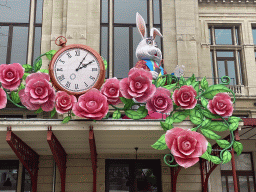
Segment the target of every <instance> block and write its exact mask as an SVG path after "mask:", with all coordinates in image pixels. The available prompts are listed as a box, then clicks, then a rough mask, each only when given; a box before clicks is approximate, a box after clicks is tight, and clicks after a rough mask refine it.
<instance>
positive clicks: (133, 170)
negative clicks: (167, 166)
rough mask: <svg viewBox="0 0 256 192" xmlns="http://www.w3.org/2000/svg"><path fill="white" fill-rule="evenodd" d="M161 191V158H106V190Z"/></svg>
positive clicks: (130, 191)
mask: <svg viewBox="0 0 256 192" xmlns="http://www.w3.org/2000/svg"><path fill="white" fill-rule="evenodd" d="M160 191H162V186H161V165H160V160H151V159H149V160H141V159H140V160H135V159H106V192H160Z"/></svg>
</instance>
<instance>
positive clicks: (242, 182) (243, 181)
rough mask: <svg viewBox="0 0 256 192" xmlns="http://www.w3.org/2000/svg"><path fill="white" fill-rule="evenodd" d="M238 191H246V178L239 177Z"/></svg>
mask: <svg viewBox="0 0 256 192" xmlns="http://www.w3.org/2000/svg"><path fill="white" fill-rule="evenodd" d="M238 179H239V186H240V191H248V183H247V176H239V177H238Z"/></svg>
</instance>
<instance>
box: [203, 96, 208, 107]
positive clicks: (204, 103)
mask: <svg viewBox="0 0 256 192" xmlns="http://www.w3.org/2000/svg"><path fill="white" fill-rule="evenodd" d="M201 103H202V105H203V107H204V108H205V109H207V105H208V101H207V99H205V98H204V97H201Z"/></svg>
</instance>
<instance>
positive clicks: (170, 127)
mask: <svg viewBox="0 0 256 192" xmlns="http://www.w3.org/2000/svg"><path fill="white" fill-rule="evenodd" d="M160 124H161V127H162V128H163V130H165V131H167V130H170V129H172V128H173V125H172V124H168V123H164V122H162V121H160Z"/></svg>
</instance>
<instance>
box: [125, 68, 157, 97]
mask: <svg viewBox="0 0 256 192" xmlns="http://www.w3.org/2000/svg"><path fill="white" fill-rule="evenodd" d="M120 90H121V93H122V95H123V96H124V97H125V98H127V99H132V98H135V99H136V100H137V101H138V102H145V101H147V100H148V99H149V98H150V97H152V96H153V95H154V93H155V91H156V87H155V85H153V84H152V74H151V73H150V72H149V71H146V70H144V69H138V68H132V69H131V70H130V71H129V73H128V78H124V79H122V80H121V81H120Z"/></svg>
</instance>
